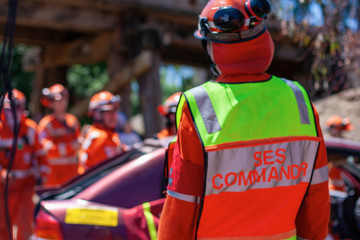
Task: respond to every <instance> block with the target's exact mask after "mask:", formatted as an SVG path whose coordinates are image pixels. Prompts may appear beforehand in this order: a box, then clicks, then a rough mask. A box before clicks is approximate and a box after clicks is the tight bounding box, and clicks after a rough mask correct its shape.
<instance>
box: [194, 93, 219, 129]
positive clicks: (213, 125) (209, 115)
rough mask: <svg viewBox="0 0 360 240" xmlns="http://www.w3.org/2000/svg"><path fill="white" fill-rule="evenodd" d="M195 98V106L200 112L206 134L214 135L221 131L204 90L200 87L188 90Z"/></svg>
mask: <svg viewBox="0 0 360 240" xmlns="http://www.w3.org/2000/svg"><path fill="white" fill-rule="evenodd" d="M189 92H190V93H192V94H193V95H194V97H195V101H196V104H197V106H198V108H199V110H200V114H201V117H202V120H203V121H204V124H205V127H206V130H207V132H208V133H215V132H218V131H220V130H221V127H220V123H219V121H218V119H217V117H216V113H215V110H214V107H213V105H212V104H211V100H210V97H209V95H208V94H207V92H206V90H205V89H204V88H203V87H202V86H198V87H196V88H193V89H191V90H189Z"/></svg>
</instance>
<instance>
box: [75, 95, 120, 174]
mask: <svg viewBox="0 0 360 240" xmlns="http://www.w3.org/2000/svg"><path fill="white" fill-rule="evenodd" d="M119 104H120V96H118V95H115V96H114V95H113V94H112V93H110V92H108V91H101V92H99V93H97V94H95V95H94V96H93V97H92V98H91V99H90V103H89V111H88V113H89V115H90V116H91V117H92V120H93V125H92V126H91V127H90V128H89V129H88V130H87V132H86V135H85V138H84V140H83V142H82V145H81V148H80V151H79V173H80V174H81V173H83V172H84V171H85V170H87V169H88V168H90V167H92V166H94V165H96V164H98V163H99V162H102V161H104V160H106V159H108V158H110V157H112V156H114V155H116V154H118V153H120V152H121V151H124V146H123V145H122V144H121V142H120V138H119V135H118V134H117V133H116V132H115V128H116V124H117V115H116V113H117V110H118V108H119Z"/></svg>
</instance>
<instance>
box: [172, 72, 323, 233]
mask: <svg viewBox="0 0 360 240" xmlns="http://www.w3.org/2000/svg"><path fill="white" fill-rule="evenodd" d="M183 96H184V97H182V99H181V100H180V104H179V106H182V105H183V104H184V103H183V102H185V101H186V103H187V105H188V107H189V110H190V113H191V115H192V117H193V120H194V125H195V127H196V130H197V133H198V135H199V139H200V141H201V142H202V144H203V148H204V152H205V171H206V172H205V176H206V179H205V186H204V193H203V194H204V200H203V201H202V202H201V207H200V209H202V211H201V213H200V214H199V216H200V221H199V225H198V226H197V227H198V231H197V237H198V238H199V239H207V238H209V239H210V238H211V239H296V231H295V218H296V214H297V210H298V209H299V207H300V205H301V201H302V199H303V197H304V196H305V193H306V189H307V187H308V186H309V184H310V182H311V184H319V183H323V182H326V181H327V168H326V167H324V168H320V169H316V170H315V171H314V166H315V160H316V156H317V151H318V147H319V142H320V138H319V137H318V134H317V129H316V124H315V118H314V112H313V109H312V105H311V102H310V100H309V98H308V96H307V93H306V92H305V90H304V89H303V88H302V87H301V86H300V85H299V84H298V83H296V82H291V81H289V80H286V79H281V78H278V77H274V76H273V77H272V78H271V79H270V80H268V81H265V82H251V83H239V84H231V83H217V82H207V83H205V84H203V85H201V86H199V87H196V88H194V89H192V90H189V91H186V92H185V93H184V94H183ZM182 101H183V102H182ZM181 114H182V112H181V110H178V112H177V121H179V120H180V117H181ZM175 196H177V198H178V199H181V197H183V196H182V195H180V196H179V195H175ZM285 205H286V207H288V208H289V210H288V211H282V210H283V208H284V206H285ZM279 211H280V212H279ZM255 212H261V213H263V215H261V214H260V215H259V214H255ZM229 213H231V214H229ZM270 219H271V220H270ZM257 222H259V223H258V224H259V226H258V227H256V223H257ZM254 224H255V225H254ZM288 229H294V230H293V231H292V232H291V233H288V232H287V231H288ZM284 232H285V234H284ZM224 233H225V235H224ZM274 234H275V235H276V236H278V238H272V237H273V236H275V235H274ZM225 236H226V237H225Z"/></svg>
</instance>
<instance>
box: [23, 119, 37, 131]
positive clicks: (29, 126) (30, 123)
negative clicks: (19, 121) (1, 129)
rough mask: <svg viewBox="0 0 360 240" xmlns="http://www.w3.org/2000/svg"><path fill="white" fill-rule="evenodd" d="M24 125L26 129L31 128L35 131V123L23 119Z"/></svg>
mask: <svg viewBox="0 0 360 240" xmlns="http://www.w3.org/2000/svg"><path fill="white" fill-rule="evenodd" d="M24 123H25V126H26V127H28V128H32V129H36V128H37V126H38V125H37V123H36V122H35V121H34V120H32V119H30V118H25V120H24Z"/></svg>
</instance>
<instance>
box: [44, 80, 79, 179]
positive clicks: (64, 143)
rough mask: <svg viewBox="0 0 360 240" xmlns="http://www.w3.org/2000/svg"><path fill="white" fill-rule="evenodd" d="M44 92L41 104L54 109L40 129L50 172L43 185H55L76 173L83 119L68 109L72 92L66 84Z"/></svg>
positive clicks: (45, 118)
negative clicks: (79, 118)
mask: <svg viewBox="0 0 360 240" xmlns="http://www.w3.org/2000/svg"><path fill="white" fill-rule="evenodd" d="M42 93H43V98H42V104H43V105H44V106H45V107H48V108H50V109H51V111H52V112H51V114H49V115H47V116H45V117H44V118H43V119H41V121H40V122H39V126H38V130H37V131H38V134H39V138H40V142H41V143H42V145H43V149H44V150H45V151H46V153H47V163H48V165H47V166H48V174H47V175H46V178H45V181H44V183H43V185H44V186H55V185H60V184H63V183H65V182H66V181H68V180H70V179H71V178H73V177H74V176H76V175H77V167H78V164H77V151H78V149H79V148H80V142H79V135H80V123H79V121H78V120H77V118H76V117H75V116H74V115H72V114H70V113H67V112H66V111H67V107H68V103H69V93H68V90H67V89H66V88H65V87H64V86H63V85H61V84H55V85H53V86H51V87H50V88H44V89H43V90H42Z"/></svg>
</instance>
